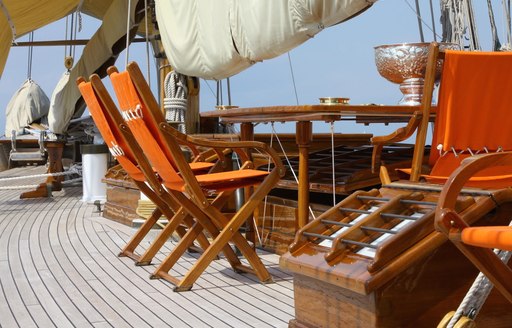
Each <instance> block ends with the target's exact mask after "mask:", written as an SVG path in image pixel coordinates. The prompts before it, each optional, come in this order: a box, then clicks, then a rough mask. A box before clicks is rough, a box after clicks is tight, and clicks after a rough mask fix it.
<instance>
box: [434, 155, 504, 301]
mask: <svg viewBox="0 0 512 328" xmlns="http://www.w3.org/2000/svg"><path fill="white" fill-rule="evenodd" d="M493 165H494V166H499V165H512V153H511V152H501V153H492V154H486V155H479V156H474V157H470V158H467V159H465V160H464V161H463V163H462V165H461V166H460V167H459V168H458V169H457V170H455V171H454V172H453V173H452V175H451V176H450V178H449V180H448V182H447V183H446V184H445V186H444V187H443V190H442V192H441V195H440V197H439V204H438V206H437V209H436V218H435V227H436V229H437V230H438V231H440V232H442V233H443V234H445V235H446V236H447V237H448V238H449V239H450V240H451V241H452V242H453V244H454V245H455V246H457V248H458V249H459V250H460V251H461V252H462V253H463V254H464V255H465V256H466V257H467V258H468V259H469V260H470V261H471V262H472V263H473V264H474V265H475V266H476V267H477V268H478V269H479V270H480V271H481V272H483V273H484V274H485V275H486V276H487V278H489V280H490V281H491V282H492V283H493V284H494V286H495V287H496V288H497V289H498V290H499V291H500V293H502V294H503V296H505V298H507V300H509V301H510V302H512V270H511V269H510V267H508V266H507V265H506V264H505V263H503V262H502V261H501V260H500V258H499V257H498V256H497V255H496V254H495V253H494V252H493V251H492V249H489V248H482V247H476V246H471V245H468V244H465V243H463V242H462V240H461V234H462V231H463V230H464V229H466V228H468V227H469V225H468V223H467V221H468V219H467V218H466V217H465V215H463V214H462V215H461V214H458V213H457V212H456V211H455V209H454V208H455V202H456V200H457V197H458V195H459V193H460V191H461V190H462V188H463V186H464V184H465V183H466V182H467V181H468V180H469V178H471V177H472V176H473V175H474V174H475V173H477V172H478V171H480V170H482V169H485V168H487V167H489V166H493ZM496 195H498V196H499V197H496V196H495V198H496V199H495V200H494V201H495V202H496V203H497V204H501V203H503V202H505V201H509V202H510V201H512V189H511V188H507V189H504V190H503V191H502V192H500V193H498V194H496ZM482 214H484V213H482ZM471 215H472V216H474V215H475V213H471Z"/></svg>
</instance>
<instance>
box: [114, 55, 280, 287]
mask: <svg viewBox="0 0 512 328" xmlns="http://www.w3.org/2000/svg"><path fill="white" fill-rule="evenodd" d="M127 71H128V73H129V77H130V79H131V82H132V83H133V86H134V87H135V88H136V90H137V94H138V97H139V98H140V99H139V100H140V102H141V103H143V104H144V106H146V108H147V109H148V110H149V112H150V113H151V115H156V116H160V115H161V113H160V112H159V107H158V105H157V103H156V100H155V99H154V97H153V94H152V93H151V91H150V89H149V87H148V85H147V83H146V81H145V79H144V77H143V75H142V73H141V72H140V69H139V68H138V66H137V65H136V64H135V63H131V64H129V65H128V67H127ZM109 74H110V77H111V79H112V81H113V83H114V87H115V83H116V81H115V79H114V77H115V74H118V73H117V70H116V69H115V68H111V69H109ZM121 96H122V95H121ZM160 129H161V131H150V133H151V134H153V136H155V138H156V135H157V134H158V133H161V134H160V136H161V137H163V139H164V140H165V143H164V144H161V145H160V146H161V147H168V150H170V152H171V153H172V154H173V158H171V159H170V162H173V163H174V164H175V165H176V169H177V172H179V174H180V175H179V177H180V178H181V179H183V190H176V189H173V188H167V191H168V192H169V193H170V194H171V195H172V196H173V198H174V199H176V200H177V201H178V202H179V203H180V204H181V205H182V207H183V209H184V210H185V211H187V212H188V213H190V214H191V215H192V216H195V217H196V219H197V220H198V221H197V223H198V224H196V225H195V226H194V227H193V228H192V229H190V230H189V231H188V232H187V234H186V235H185V236H184V238H183V239H181V241H180V242H179V243H178V245H177V246H176V247H175V248H174V249H173V250H172V252H171V253H170V254H169V256H168V257H167V258H166V259H165V260H164V261H163V262H162V264H161V265H160V266H159V267H158V268H157V270H156V271H155V273H154V275H153V277H154V278H164V279H166V280H168V281H170V282H171V283H173V284H175V285H176V287H175V291H182V290H189V289H191V288H192V285H193V283H194V282H195V281H196V280H197V278H198V277H199V276H200V275H201V273H202V272H203V271H204V270H205V269H206V267H207V266H208V265H209V264H210V262H211V261H212V260H213V259H214V258H215V257H216V256H218V254H219V252H220V251H222V250H223V251H224V253H225V254H226V249H231V248H230V246H229V242H230V241H232V242H233V243H234V244H235V245H236V247H238V249H239V250H240V251H241V253H242V254H243V255H244V256H245V258H246V259H247V260H248V262H249V264H250V267H247V266H245V265H242V264H241V263H240V262H239V260H238V259H236V260H237V261H232V263H231V264H232V267H233V268H234V269H235V271H238V272H240V271H243V272H252V273H254V274H256V275H257V276H258V278H259V279H260V280H261V281H262V282H271V281H272V278H271V276H270V274H269V273H268V271H267V269H266V268H265V266H264V265H263V263H262V262H261V260H260V258H259V257H258V255H257V254H256V252H255V250H254V249H253V248H252V247H251V246H250V245H249V243H248V242H247V240H246V239H245V238H244V237H243V236H242V235H241V234H240V232H239V231H238V230H239V228H240V226H241V225H242V224H243V223H244V222H245V221H246V220H247V219H248V217H249V216H250V215H251V214H252V213H253V211H254V210H255V209H256V207H257V206H258V205H259V203H260V201H261V200H262V199H263V198H264V197H265V196H266V195H267V194H268V192H269V191H270V190H271V189H272V188H273V187H274V185H275V184H276V183H277V182H278V181H279V179H280V177H281V176H283V175H284V172H285V171H284V166H283V165H282V163H281V161H280V159H279V157H278V155H277V154H276V153H275V151H274V150H273V149H271V148H270V147H268V146H267V145H265V144H263V143H259V142H248V141H246V142H221V141H209V140H203V139H200V138H194V137H190V136H186V135H183V134H181V133H179V132H178V131H176V130H175V129H174V128H172V127H171V126H170V125H169V124H167V123H165V122H163V121H161V122H160ZM180 143H190V144H193V145H196V146H197V147H207V148H210V149H214V150H215V151H216V152H223V151H224V150H225V149H226V148H229V149H232V150H233V151H234V152H237V154H238V155H239V157H240V158H241V159H242V162H243V165H242V169H250V168H252V167H253V164H252V161H251V160H250V157H249V156H250V155H249V153H248V151H247V149H250V148H252V149H257V150H259V151H260V152H263V153H266V154H267V156H269V158H270V159H271V160H272V161H273V163H274V167H273V169H272V170H271V171H270V172H269V173H268V174H266V177H265V178H264V179H263V180H262V181H261V179H249V180H247V179H245V180H244V179H242V180H240V181H236V180H233V181H231V180H219V181H218V182H219V183H218V184H215V185H210V187H208V184H206V185H204V184H201V183H200V182H199V180H198V179H200V178H201V176H200V175H196V174H194V173H193V172H192V171H191V169H190V166H189V165H188V163H187V162H186V160H185V158H184V157H183V153H182V150H181V147H180ZM141 146H142V148H144V144H143V143H141ZM260 173H261V172H260ZM226 182H228V184H227V185H226ZM164 184H165V183H164ZM255 185H258V187H256V188H255V190H254V192H253V193H252V195H251V197H250V199H248V200H247V202H246V203H245V205H243V206H242V208H241V209H240V210H239V211H238V212H237V213H236V214H235V215H234V216H233V217H232V218H231V219H229V218H228V217H226V216H225V214H223V213H222V212H221V209H222V207H223V206H224V204H225V202H226V201H227V199H228V198H229V196H230V195H231V194H232V193H233V192H234V191H235V190H236V189H237V188H239V187H244V186H245V187H248V186H255ZM212 187H213V189H210V192H211V191H215V192H218V193H217V196H216V197H215V199H214V200H213V201H211V200H209V199H208V197H206V193H207V192H208V191H207V189H208V188H212ZM205 188H206V190H205ZM184 192H185V193H184ZM200 213H202V215H199V214H200ZM204 216H206V217H207V218H208V219H207V220H206V219H205V218H204ZM205 224H213V225H215V226H216V227H217V229H218V233H215V234H213V238H214V240H213V241H212V243H211V244H210V246H209V247H208V248H207V249H206V250H205V252H204V253H203V254H202V255H201V256H200V257H199V259H198V260H197V261H196V262H195V264H194V265H193V267H192V268H191V269H190V270H189V271H188V272H187V274H185V276H184V277H183V279H181V280H180V279H178V278H176V277H174V276H171V275H170V274H169V273H168V271H169V270H170V269H171V268H172V266H173V265H174V264H175V262H176V261H177V260H178V259H179V258H180V257H181V256H182V254H183V252H184V251H185V250H186V249H187V247H189V246H190V244H191V242H192V241H193V240H194V239H195V238H196V236H197V234H199V233H200V232H201V231H202V229H204V227H205ZM226 255H227V254H226ZM236 262H237V263H236Z"/></svg>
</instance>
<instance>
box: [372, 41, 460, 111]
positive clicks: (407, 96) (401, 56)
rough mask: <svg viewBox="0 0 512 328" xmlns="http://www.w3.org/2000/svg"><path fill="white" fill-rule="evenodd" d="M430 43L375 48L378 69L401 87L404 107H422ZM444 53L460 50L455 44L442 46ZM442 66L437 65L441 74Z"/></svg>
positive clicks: (440, 46) (401, 101) (439, 63)
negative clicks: (446, 50) (445, 50)
mask: <svg viewBox="0 0 512 328" xmlns="http://www.w3.org/2000/svg"><path fill="white" fill-rule="evenodd" d="M429 45H430V43H429V42H421V43H400V44H387V45H381V46H377V47H375V65H376V66H377V70H378V72H379V74H380V75H381V76H382V77H384V78H385V79H387V80H388V81H390V82H393V83H397V84H400V91H402V93H403V95H404V96H403V98H402V100H400V102H399V103H398V104H400V105H409V106H412V105H419V104H421V96H422V94H423V82H424V78H425V70H426V68H427V57H428V48H429ZM439 48H440V49H455V50H456V49H459V46H458V45H457V44H454V43H439ZM441 65H442V62H441V61H439V62H438V63H437V67H438V73H437V77H436V81H437V80H438V79H439V76H440V74H441Z"/></svg>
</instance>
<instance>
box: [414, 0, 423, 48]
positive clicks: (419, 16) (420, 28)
mask: <svg viewBox="0 0 512 328" xmlns="http://www.w3.org/2000/svg"><path fill="white" fill-rule="evenodd" d="M416 12H417V15H416V18H417V19H418V29H419V32H420V41H421V42H425V36H424V35H423V24H422V19H421V11H420V1H419V0H416Z"/></svg>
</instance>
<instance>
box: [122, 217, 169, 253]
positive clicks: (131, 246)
mask: <svg viewBox="0 0 512 328" xmlns="http://www.w3.org/2000/svg"><path fill="white" fill-rule="evenodd" d="M161 216H162V211H160V209H159V208H158V207H157V208H155V209H154V210H153V213H151V216H150V217H149V218H148V219H146V221H145V222H144V223H143V224H142V226H141V227H140V228H139V229H138V230H137V232H136V233H135V234H134V235H133V236H132V238H131V239H130V241H128V243H127V244H126V246H124V248H123V249H122V250H121V252H120V253H119V255H118V256H127V257H129V258H131V259H133V260H135V261H139V259H140V256H139V255H136V254H135V248H137V246H139V244H140V243H141V242H142V240H143V239H144V237H145V236H146V235H147V234H148V233H149V231H150V230H151V228H152V227H153V226H154V225H155V224H156V222H157V221H158V219H159V218H160V217H161Z"/></svg>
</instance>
